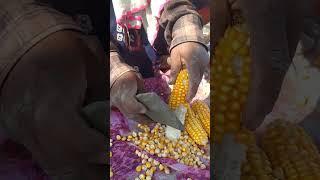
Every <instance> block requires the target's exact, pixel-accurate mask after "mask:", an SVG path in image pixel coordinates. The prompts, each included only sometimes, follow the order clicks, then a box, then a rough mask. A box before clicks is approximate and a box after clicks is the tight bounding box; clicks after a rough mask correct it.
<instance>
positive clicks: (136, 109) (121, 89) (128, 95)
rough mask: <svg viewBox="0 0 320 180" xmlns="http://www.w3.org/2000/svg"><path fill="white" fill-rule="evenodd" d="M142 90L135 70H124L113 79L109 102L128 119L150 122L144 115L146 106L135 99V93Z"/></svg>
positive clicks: (143, 122)
mask: <svg viewBox="0 0 320 180" xmlns="http://www.w3.org/2000/svg"><path fill="white" fill-rule="evenodd" d="M142 92H143V81H142V79H140V78H139V77H138V76H137V74H136V73H135V72H132V71H129V72H126V73H125V74H123V75H122V76H120V77H119V78H118V79H117V80H116V81H115V83H114V84H113V86H112V88H111V91H110V99H111V104H112V105H113V106H115V107H117V108H118V109H119V110H120V111H121V113H123V114H124V115H125V116H126V117H127V118H129V119H132V120H135V121H138V122H139V123H142V124H148V123H151V122H152V121H151V120H150V119H149V118H148V117H147V116H146V115H145V113H146V111H147V109H146V107H145V106H144V105H143V104H141V103H140V102H139V101H138V100H137V99H136V95H137V93H142Z"/></svg>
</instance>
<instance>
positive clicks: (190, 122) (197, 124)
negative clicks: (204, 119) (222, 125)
mask: <svg viewBox="0 0 320 180" xmlns="http://www.w3.org/2000/svg"><path fill="white" fill-rule="evenodd" d="M185 107H186V108H187V114H186V119H185V128H186V131H187V132H188V134H189V136H190V137H191V138H192V139H193V140H194V141H195V142H196V143H197V144H199V145H206V144H207V143H208V135H207V133H206V131H205V130H204V128H203V127H202V125H201V121H200V119H199V118H198V117H197V116H196V114H195V113H194V112H193V110H192V109H191V107H190V105H189V104H185Z"/></svg>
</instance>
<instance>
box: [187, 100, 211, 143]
mask: <svg viewBox="0 0 320 180" xmlns="http://www.w3.org/2000/svg"><path fill="white" fill-rule="evenodd" d="M191 108H192V110H193V111H194V113H195V114H196V115H197V116H198V117H199V119H200V121H201V124H202V127H203V128H204V130H205V131H206V132H207V134H208V136H209V137H210V109H209V107H208V105H207V104H206V103H204V102H203V101H200V100H195V101H194V102H193V103H192V105H191Z"/></svg>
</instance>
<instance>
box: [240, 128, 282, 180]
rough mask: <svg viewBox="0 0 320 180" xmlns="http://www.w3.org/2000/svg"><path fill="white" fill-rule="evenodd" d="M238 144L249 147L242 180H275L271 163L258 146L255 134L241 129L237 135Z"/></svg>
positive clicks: (242, 168)
mask: <svg viewBox="0 0 320 180" xmlns="http://www.w3.org/2000/svg"><path fill="white" fill-rule="evenodd" d="M235 137H236V142H238V143H240V144H244V145H245V146H246V147H247V150H246V160H245V162H243V163H242V164H241V180H248V179H257V180H260V179H261V180H274V179H276V178H275V177H274V176H273V170H272V167H271V163H270V161H269V159H268V157H267V156H266V154H265V153H264V152H263V151H262V150H261V149H260V148H259V147H258V146H257V145H256V139H255V136H254V134H253V133H252V132H251V131H249V130H247V129H241V130H240V131H238V132H237V133H236V136H235Z"/></svg>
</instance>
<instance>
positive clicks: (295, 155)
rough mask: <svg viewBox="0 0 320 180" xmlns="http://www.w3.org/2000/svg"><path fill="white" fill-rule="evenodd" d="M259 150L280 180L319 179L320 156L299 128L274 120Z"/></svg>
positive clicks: (309, 139)
mask: <svg viewBox="0 0 320 180" xmlns="http://www.w3.org/2000/svg"><path fill="white" fill-rule="evenodd" d="M262 147H263V149H264V150H265V152H266V153H267V155H268V156H269V159H270V161H271V164H272V166H273V168H274V170H275V171H276V172H278V173H277V177H278V178H279V179H288V180H291V179H292V180H293V179H296V180H306V179H312V180H316V179H320V154H319V152H318V150H317V148H316V147H315V145H314V144H313V142H312V140H311V138H310V137H309V136H308V135H307V134H306V133H305V131H304V130H303V128H302V127H299V126H298V125H295V124H293V123H290V122H286V121H283V120H276V121H274V122H272V123H271V124H269V126H268V127H267V130H266V132H265V135H264V136H263V138H262Z"/></svg>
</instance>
